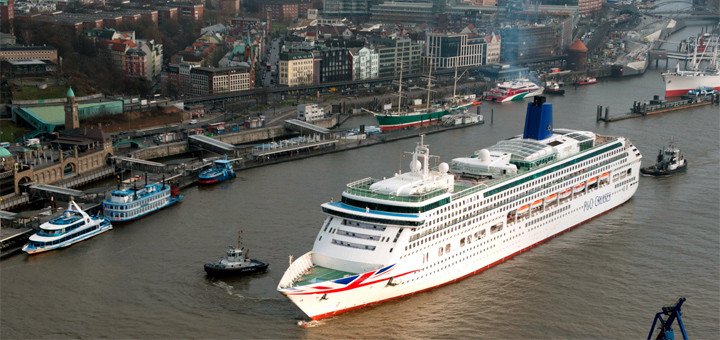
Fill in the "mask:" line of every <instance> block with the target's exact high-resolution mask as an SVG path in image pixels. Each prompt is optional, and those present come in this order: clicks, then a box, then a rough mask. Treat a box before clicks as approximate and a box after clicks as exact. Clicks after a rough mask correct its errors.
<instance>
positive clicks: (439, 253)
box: [438, 247, 443, 256]
mask: <svg viewBox="0 0 720 340" xmlns="http://www.w3.org/2000/svg"><path fill="white" fill-rule="evenodd" d="M442 254H443V248H442V247H440V248H438V256H442Z"/></svg>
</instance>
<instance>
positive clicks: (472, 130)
mask: <svg viewBox="0 0 720 340" xmlns="http://www.w3.org/2000/svg"><path fill="white" fill-rule="evenodd" d="M691 29H692V28H691ZM680 34H681V36H683V37H685V36H688V35H690V34H691V33H683V32H680ZM660 72H661V71H660V70H656V69H652V68H651V69H649V70H648V71H647V72H646V74H644V75H643V76H639V77H635V78H627V79H609V80H601V81H600V83H598V84H596V85H592V86H587V87H578V88H573V87H568V88H566V90H567V92H566V94H565V96H561V97H549V98H548V101H549V102H551V103H552V104H553V107H554V113H555V117H554V121H555V126H556V127H558V128H560V127H566V128H572V129H586V130H591V131H595V132H597V133H599V134H607V135H617V136H626V137H628V138H629V139H630V140H631V141H632V142H633V143H634V144H635V145H636V146H637V147H638V148H639V149H640V150H641V152H642V153H643V156H644V159H643V166H646V165H649V164H651V163H652V162H654V159H655V155H656V154H657V151H658V149H659V148H660V147H662V146H663V145H666V144H667V143H668V141H669V138H670V136H674V139H675V142H676V144H677V145H678V146H680V147H681V148H682V150H683V151H684V153H685V154H686V156H687V158H688V159H689V164H690V166H689V169H688V170H687V172H685V173H681V174H677V175H674V176H671V177H664V178H652V177H642V178H641V179H640V185H639V188H638V191H637V193H636V194H635V196H634V197H633V198H632V199H631V200H630V201H628V202H627V203H626V204H625V205H623V206H621V207H619V208H617V209H615V210H613V211H611V212H609V213H607V214H604V215H602V216H601V217H599V218H596V219H594V220H592V221H590V222H588V223H586V224H584V225H582V226H580V227H579V228H576V229H574V230H573V231H571V232H568V233H565V234H563V235H561V236H559V237H557V238H554V239H552V240H550V241H549V242H547V243H545V244H542V245H540V246H538V247H536V248H533V249H531V250H530V251H528V252H525V253H522V254H520V255H518V256H516V257H514V258H513V259H511V260H509V261H508V262H506V263H503V264H501V265H498V266H496V267H493V268H492V269H490V270H487V271H485V272H482V273H481V274H479V275H475V276H472V277H469V278H466V279H464V280H462V281H460V282H457V283H454V284H450V285H448V286H444V287H441V288H438V289H435V290H433V291H430V292H426V293H422V294H418V295H415V296H412V297H408V298H403V299H399V300H395V301H392V302H388V303H384V304H381V305H377V306H372V307H368V308H364V309H361V310H357V311H353V312H350V313H346V314H343V315H340V316H337V317H333V318H329V319H325V320H322V321H320V322H319V323H318V324H317V325H316V326H315V327H311V328H302V327H298V326H297V325H296V321H297V320H299V319H303V314H302V312H301V311H300V310H299V309H297V308H296V307H295V306H294V305H292V304H291V303H290V302H289V301H288V300H286V299H285V298H284V297H283V296H281V295H280V294H279V293H277V292H276V290H275V288H276V286H277V283H278V281H279V280H280V278H281V276H282V275H283V272H284V270H285V269H286V268H287V265H288V255H294V256H296V257H297V256H300V255H302V254H304V253H305V252H306V251H308V250H310V248H311V247H312V243H313V239H314V237H315V236H316V235H317V232H318V230H319V227H320V224H321V223H322V220H323V214H322V213H321V210H320V207H319V205H320V204H321V203H323V202H326V201H328V200H330V199H335V200H337V199H339V197H340V193H341V192H342V190H343V189H344V188H345V184H346V183H348V182H350V181H354V180H357V179H361V178H364V177H375V178H380V177H383V176H391V175H392V174H393V173H394V172H396V171H397V170H398V169H399V168H400V167H402V169H403V170H406V169H407V164H404V162H402V161H401V159H402V158H401V155H402V152H404V151H411V150H412V149H413V147H414V144H415V142H416V140H413V139H410V140H403V141H397V142H393V143H387V144H382V145H376V146H372V147H368V148H362V149H357V150H351V151H347V152H342V153H335V154H328V155H324V156H320V157H315V158H310V159H304V160H298V161H293V162H288V163H283V164H277V165H272V166H268V167H263V168H256V169H251V170H246V171H242V172H240V173H239V176H238V178H236V179H235V180H233V181H230V182H227V183H221V184H219V185H217V186H214V187H209V188H205V187H191V188H188V189H186V190H185V191H184V192H183V194H184V195H185V197H184V198H183V202H182V203H180V204H179V205H177V206H174V207H171V208H168V209H166V210H164V211H161V212H158V213H156V214H154V215H151V216H148V217H146V218H143V219H141V220H139V221H136V222H134V223H130V224H126V225H119V226H116V227H115V228H114V229H113V230H112V231H110V232H108V233H105V234H103V235H101V236H98V237H95V238H93V239H91V240H89V241H86V242H82V243H79V244H76V245H73V246H72V247H69V248H67V249H63V250H58V251H53V252H50V253H46V254H39V255H35V256H31V257H30V256H26V255H24V254H22V255H17V256H13V257H11V258H9V259H6V260H3V261H2V262H1V263H0V264H1V266H2V267H1V269H2V272H1V274H2V275H1V276H2V277H1V283H2V286H1V288H2V289H1V297H2V301H1V305H0V307H1V312H2V313H1V321H2V324H1V326H2V329H1V332H0V337H2V338H3V339H11V338H101V337H104V338H171V337H172V338H201V337H202V338H273V339H277V338H313V339H316V338H328V339H338V338H468V337H472V338H488V339H498V338H500V339H528V338H567V339H581V338H582V339H586V338H610V339H621V338H632V339H638V338H644V337H646V336H647V333H648V331H649V330H650V326H651V324H652V321H653V317H654V315H655V313H657V312H659V311H660V308H661V306H663V305H665V304H670V303H673V302H675V301H677V299H678V298H679V297H680V296H684V297H686V298H687V302H686V303H685V305H684V306H683V312H684V313H683V321H684V323H685V325H686V328H687V331H688V335H689V336H690V338H693V339H717V338H720V307H719V306H720V222H719V221H720V215H719V212H718V207H719V206H720V194H719V193H720V180H719V178H720V173H719V172H720V170H719V169H720V167H719V165H720V153H719V152H718V147H719V146H720V118H719V116H720V109H719V108H718V106H704V107H700V108H695V109H691V110H686V111H679V112H674V113H666V114H661V115H656V116H650V117H645V118H638V119H630V120H625V121H620V122H615V123H609V124H606V123H596V122H595V112H596V106H597V105H603V106H609V107H610V112H611V115H613V114H615V115H618V114H620V113H625V112H627V111H629V109H630V107H631V106H632V104H633V101H634V100H643V99H650V98H652V96H653V95H655V94H660V95H661V94H662V93H663V84H662V79H661V77H660ZM525 105H526V104H524V103H510V104H494V103H485V104H482V106H481V108H482V109H481V113H483V114H485V115H486V121H487V123H486V124H485V125H481V126H475V127H469V128H463V129H458V130H453V131H447V132H443V133H439V134H433V135H429V136H427V137H426V139H425V141H426V144H429V145H430V150H431V152H432V154H435V155H439V156H441V160H442V161H449V160H450V159H451V158H452V157H457V156H464V155H469V154H470V153H472V152H473V151H474V150H476V149H479V148H482V147H486V146H489V145H492V144H494V143H495V142H496V141H497V140H499V139H503V138H507V137H509V136H511V135H515V134H519V133H521V132H522V129H523V124H524V115H525V107H526V106H525ZM491 112H492V113H493V116H494V117H493V124H490V115H491ZM359 124H368V125H373V124H375V123H374V122H373V119H372V118H371V117H360V118H357V119H353V120H351V121H350V122H348V123H347V125H348V127H350V128H352V127H357V126H358V125H359ZM238 229H242V230H244V244H245V246H246V248H249V249H250V250H251V252H250V256H251V257H256V258H259V259H261V260H263V261H266V262H269V263H270V270H269V272H267V273H265V274H260V275H256V276H251V277H242V278H232V279H223V280H216V279H208V278H206V277H205V275H204V271H203V264H204V263H206V262H211V261H215V260H217V259H218V258H219V257H220V256H221V255H222V254H223V253H224V250H225V249H226V247H227V246H229V245H233V244H235V242H236V239H235V237H236V233H237V230H238ZM676 329H677V328H676Z"/></svg>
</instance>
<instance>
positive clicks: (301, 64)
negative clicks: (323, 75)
mask: <svg viewBox="0 0 720 340" xmlns="http://www.w3.org/2000/svg"><path fill="white" fill-rule="evenodd" d="M278 64H279V65H278V66H279V67H278V70H279V73H278V83H279V84H280V85H286V86H290V87H292V86H300V85H312V84H313V73H314V72H313V68H314V67H313V54H312V53H311V52H285V53H280V59H279V61H278ZM318 71H319V70H318Z"/></svg>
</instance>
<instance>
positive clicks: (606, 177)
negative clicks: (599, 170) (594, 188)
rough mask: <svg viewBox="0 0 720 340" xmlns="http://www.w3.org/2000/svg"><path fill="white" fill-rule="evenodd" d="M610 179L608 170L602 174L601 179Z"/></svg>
mask: <svg viewBox="0 0 720 340" xmlns="http://www.w3.org/2000/svg"><path fill="white" fill-rule="evenodd" d="M608 179H610V173H609V172H606V173H604V174H602V175H600V180H601V181H607V180H608Z"/></svg>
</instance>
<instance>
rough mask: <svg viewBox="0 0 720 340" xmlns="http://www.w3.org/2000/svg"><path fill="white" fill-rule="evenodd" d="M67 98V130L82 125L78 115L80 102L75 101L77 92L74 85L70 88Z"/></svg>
mask: <svg viewBox="0 0 720 340" xmlns="http://www.w3.org/2000/svg"><path fill="white" fill-rule="evenodd" d="M66 97H67V98H66V100H65V130H70V129H77V128H79V127H80V119H79V117H78V103H77V102H76V101H75V92H73V90H72V87H71V88H69V89H68V91H67V96H66Z"/></svg>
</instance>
